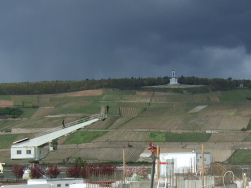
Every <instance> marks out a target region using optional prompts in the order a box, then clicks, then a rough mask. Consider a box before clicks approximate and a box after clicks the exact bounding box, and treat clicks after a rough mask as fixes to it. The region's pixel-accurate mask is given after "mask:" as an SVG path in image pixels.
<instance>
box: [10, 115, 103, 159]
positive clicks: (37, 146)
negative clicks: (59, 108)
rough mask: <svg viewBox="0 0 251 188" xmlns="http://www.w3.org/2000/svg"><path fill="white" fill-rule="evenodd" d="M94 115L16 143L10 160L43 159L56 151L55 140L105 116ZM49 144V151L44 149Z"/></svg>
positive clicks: (12, 148) (12, 147)
mask: <svg viewBox="0 0 251 188" xmlns="http://www.w3.org/2000/svg"><path fill="white" fill-rule="evenodd" d="M102 115H103V116H100V114H96V115H93V116H90V117H88V118H83V119H80V120H78V121H76V122H72V123H69V124H66V125H65V127H62V126H60V127H57V128H55V129H52V130H51V131H50V132H45V133H41V134H40V135H38V136H37V137H35V138H33V139H28V138H26V139H22V140H19V141H16V142H14V143H13V145H12V146H11V159H28V160H33V161H38V160H40V159H43V158H44V157H45V156H46V155H47V154H48V153H49V151H52V150H56V149H57V139H59V138H60V137H63V136H65V135H68V134H70V133H72V132H75V131H77V130H78V129H81V128H83V127H85V126H87V125H90V124H92V123H95V122H97V121H99V120H101V119H104V118H105V116H104V114H102ZM48 144H49V149H45V148H44V146H45V145H48Z"/></svg>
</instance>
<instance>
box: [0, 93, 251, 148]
mask: <svg viewBox="0 0 251 188" xmlns="http://www.w3.org/2000/svg"><path fill="white" fill-rule="evenodd" d="M250 96H251V90H247V89H239V90H235V91H225V92H214V93H203V94H170V93H167V94H166V95H165V94H163V95H157V94H154V95H153V97H152V96H151V95H149V96H144V95H143V96H136V92H135V91H119V90H105V91H104V92H103V95H100V96H84V97H67V96H64V95H52V96H46V97H44V99H43V97H42V96H41V97H40V98H41V99H40V101H39V102H40V104H41V106H43V107H55V111H53V112H51V113H50V114H49V115H60V114H79V113H83V114H95V113H99V112H100V106H102V105H104V106H105V105H109V107H110V109H109V114H110V115H112V116H113V115H115V116H114V117H113V118H112V119H111V120H109V121H108V122H107V123H106V125H105V126H103V127H104V129H114V128H115V129H118V130H119V129H127V128H129V129H139V128H140V129H144V128H147V129H149V127H146V126H147V123H150V124H152V125H157V124H156V123H160V124H159V126H160V127H161V126H162V128H164V129H166V130H169V129H174V128H176V129H177V130H182V129H183V130H190V131H191V133H183V134H174V133H167V132H164V133H163V132H152V133H151V135H150V138H149V140H146V141H153V142H205V141H207V140H208V139H209V137H210V136H211V134H206V133H193V131H194V130H205V129H210V123H213V119H214V117H219V114H220V115H221V116H222V117H223V116H229V115H231V114H234V113H235V114H234V115H236V114H237V115H238V114H241V115H242V116H243V114H244V116H248V117H251V111H250V112H249V111H248V110H249V105H250V104H251V103H250V102H251V101H248V100H247V99H246V97H250ZM148 97H149V101H151V102H150V103H149V102H144V103H142V100H146V101H147V100H148ZM12 98H13V97H12ZM141 98H142V100H140V99H141ZM212 98H216V99H217V98H218V99H219V102H215V101H213V100H212ZM0 99H1V100H7V99H11V97H10V96H0ZM42 99H43V100H42ZM16 100H19V101H20V100H24V101H25V102H27V103H28V102H30V103H32V102H34V101H35V102H36V101H38V97H34V96H33V97H31V98H29V96H19V97H18V98H17V97H16ZM137 100H140V102H137ZM200 105H207V107H206V108H205V109H203V110H201V111H199V112H196V113H192V114H189V113H188V112H189V111H190V110H192V109H193V108H195V107H196V106H200ZM243 105H244V106H247V109H244V110H243V109H241V106H243ZM121 107H123V110H128V112H131V110H132V109H133V110H135V112H136V111H137V110H136V109H137V108H142V107H144V108H146V110H145V111H143V112H142V113H141V114H139V116H138V115H137V116H138V117H137V116H136V117H129V116H126V114H130V115H132V113H126V112H125V113H124V114H125V116H123V117H119V116H118V115H119V113H120V112H119V111H120V108H121ZM36 110H37V109H33V108H26V109H24V114H23V115H22V116H21V117H22V118H27V119H22V120H18V121H17V120H16V121H8V120H4V121H0V130H3V129H6V128H15V127H20V128H22V127H24V128H29V127H30V128H40V127H44V128H45V127H47V128H49V127H51V128H52V127H55V126H59V125H60V124H61V122H62V119H66V120H67V122H69V121H71V120H72V121H73V120H74V119H70V118H69V117H54V118H45V117H39V118H31V117H32V115H33V114H34V113H35V111H36ZM217 110H218V111H217ZM241 110H242V111H243V112H242V111H241ZM244 111H245V113H244ZM67 118H68V119H67ZM77 118H78V117H75V119H77ZM209 118H210V119H209ZM123 119H124V120H126V121H124V120H123ZM211 121H212V122H211ZM208 122H209V123H208ZM202 123H203V124H202ZM206 123H208V124H206ZM165 124H168V126H169V127H168V126H166V125H165ZM205 124H206V125H207V126H208V127H204V128H203V126H205ZM250 124H251V123H249V126H248V127H247V129H250V128H251V125H250ZM164 125H165V126H164ZM89 128H91V126H90V127H89ZM157 129H158V128H157ZM125 131H126V130H125ZM104 133H105V132H102V131H98V132H90V131H88V132H76V133H74V134H71V135H70V136H69V138H68V139H67V140H66V141H65V143H64V144H81V143H86V142H91V141H92V140H94V139H96V138H97V137H101V136H105V134H104ZM0 138H1V141H2V139H5V138H4V137H2V135H1V137H0ZM14 140H15V137H14V136H13V137H11V138H7V139H6V144H5V145H3V146H2V148H6V147H7V146H9V145H10V143H12V142H13V141H14ZM247 141H250V139H247ZM2 143H3V142H2ZM8 143H9V145H8ZM0 147H1V146H0Z"/></svg>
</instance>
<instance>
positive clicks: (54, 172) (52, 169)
mask: <svg viewBox="0 0 251 188" xmlns="http://www.w3.org/2000/svg"><path fill="white" fill-rule="evenodd" d="M60 173H61V170H60V169H59V168H58V166H57V165H49V167H48V168H47V169H46V175H49V176H50V177H51V178H57V177H58V175H59V174H60Z"/></svg>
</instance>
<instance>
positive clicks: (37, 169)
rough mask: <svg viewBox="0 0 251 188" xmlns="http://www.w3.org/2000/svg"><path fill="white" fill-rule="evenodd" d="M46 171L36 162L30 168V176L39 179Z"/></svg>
mask: <svg viewBox="0 0 251 188" xmlns="http://www.w3.org/2000/svg"><path fill="white" fill-rule="evenodd" d="M44 174H45V173H44V171H43V169H42V167H41V166H40V165H39V164H34V165H33V166H32V167H31V169H30V177H31V178H32V179H36V178H37V179H39V178H40V177H41V176H43V175H44Z"/></svg>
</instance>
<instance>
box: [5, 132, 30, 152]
mask: <svg viewBox="0 0 251 188" xmlns="http://www.w3.org/2000/svg"><path fill="white" fill-rule="evenodd" d="M29 136H32V134H4V135H0V138H1V142H0V149H9V148H10V147H11V144H12V143H13V142H15V141H17V140H20V139H22V138H26V137H29Z"/></svg>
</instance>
